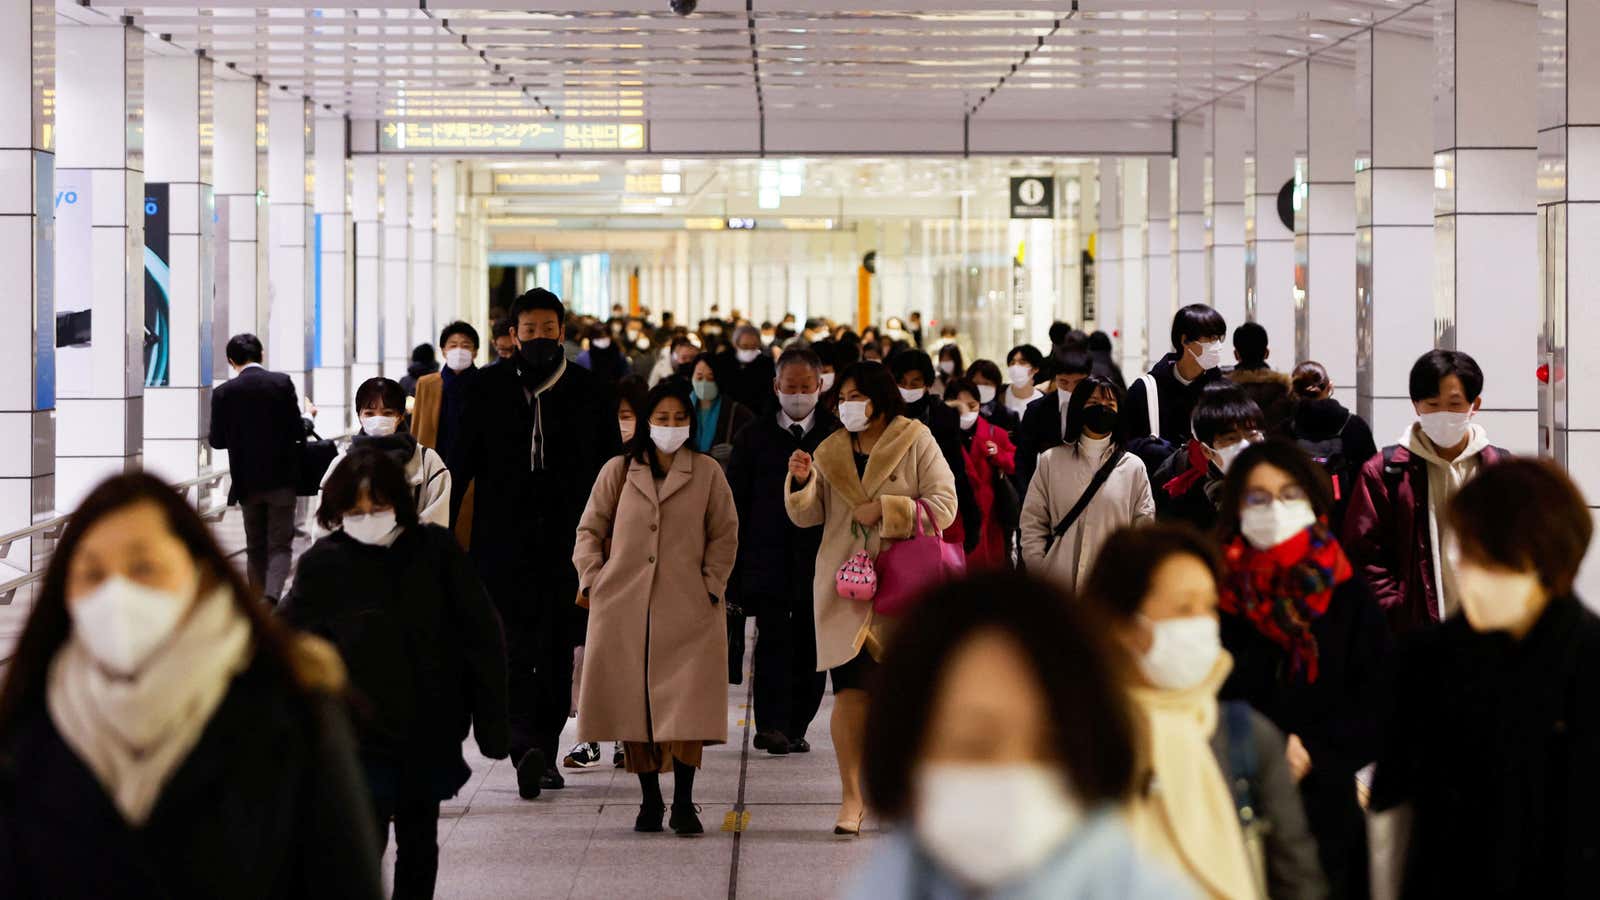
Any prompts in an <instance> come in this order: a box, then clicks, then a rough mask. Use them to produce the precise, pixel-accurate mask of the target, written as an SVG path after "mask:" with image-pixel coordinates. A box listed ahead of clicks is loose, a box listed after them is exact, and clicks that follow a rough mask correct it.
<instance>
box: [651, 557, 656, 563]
mask: <svg viewBox="0 0 1600 900" xmlns="http://www.w3.org/2000/svg"><path fill="white" fill-rule="evenodd" d="M655 562H656V558H655V557H654V556H652V557H650V564H651V565H655Z"/></svg>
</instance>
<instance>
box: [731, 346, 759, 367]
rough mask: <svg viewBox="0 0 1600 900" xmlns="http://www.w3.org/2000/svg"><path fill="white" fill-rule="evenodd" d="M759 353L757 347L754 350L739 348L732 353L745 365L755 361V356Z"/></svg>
mask: <svg viewBox="0 0 1600 900" xmlns="http://www.w3.org/2000/svg"><path fill="white" fill-rule="evenodd" d="M760 355H761V350H760V349H759V348H758V349H755V350H739V351H736V352H735V353H734V356H737V357H738V358H739V362H742V363H745V364H746V365H748V364H750V363H753V362H755V361H756V357H758V356H760Z"/></svg>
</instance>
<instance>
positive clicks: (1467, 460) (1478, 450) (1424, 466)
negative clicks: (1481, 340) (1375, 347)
mask: <svg viewBox="0 0 1600 900" xmlns="http://www.w3.org/2000/svg"><path fill="white" fill-rule="evenodd" d="M1410 391H1411V405H1412V406H1413V407H1414V408H1415V409H1416V412H1417V421H1416V422H1414V423H1413V424H1411V425H1409V426H1407V428H1406V431H1405V434H1403V435H1402V436H1401V440H1400V443H1399V444H1397V445H1390V446H1387V447H1384V448H1383V451H1382V452H1381V453H1379V454H1377V455H1374V456H1373V457H1372V458H1371V459H1369V460H1367V462H1366V465H1365V466H1363V467H1362V469H1361V477H1360V478H1359V479H1357V481H1356V485H1355V490H1354V491H1352V493H1351V495H1350V505H1349V507H1348V508H1347V509H1346V510H1345V521H1344V535H1343V537H1344V541H1343V543H1344V546H1345V548H1346V549H1347V550H1348V551H1349V553H1350V556H1351V559H1352V560H1353V561H1354V562H1355V563H1356V565H1357V566H1358V567H1359V568H1360V569H1361V572H1362V574H1364V575H1365V576H1366V578H1367V581H1368V583H1370V584H1371V585H1372V589H1373V591H1374V592H1376V593H1377V595H1378V603H1379V604H1380V605H1381V606H1382V607H1383V608H1384V611H1385V613H1387V614H1388V617H1389V627H1390V628H1391V629H1392V630H1393V631H1394V632H1396V633H1400V632H1404V631H1409V630H1411V629H1414V628H1420V627H1423V626H1426V625H1429V624H1432V623H1435V622H1442V621H1444V620H1445V619H1447V618H1449V617H1450V616H1452V615H1454V614H1455V612H1456V610H1457V609H1459V608H1460V601H1459V593H1460V589H1459V586H1458V585H1457V584H1456V583H1455V580H1456V579H1455V565H1454V564H1453V563H1452V562H1451V560H1450V554H1449V553H1448V550H1449V546H1450V543H1449V539H1450V525H1449V520H1448V519H1447V518H1446V517H1445V516H1444V515H1443V512H1444V509H1445V506H1446V504H1448V503H1449V502H1450V498H1451V497H1452V496H1454V495H1455V492H1456V491H1458V490H1460V489H1461V486H1462V485H1463V484H1465V483H1466V482H1467V481H1469V480H1470V479H1471V478H1473V477H1474V476H1475V475H1477V474H1478V473H1479V472H1480V471H1481V470H1483V469H1484V468H1486V467H1489V466H1493V465H1496V464H1497V463H1499V462H1501V461H1502V460H1505V459H1507V458H1508V457H1509V456H1510V455H1511V454H1510V452H1509V451H1506V450H1502V449H1500V448H1499V447H1496V446H1494V445H1493V444H1491V443H1489V433H1488V432H1487V431H1485V430H1484V427H1483V426H1482V425H1479V424H1476V423H1474V422H1473V421H1472V417H1473V416H1474V415H1475V414H1476V413H1477V411H1478V409H1479V408H1480V407H1482V406H1483V397H1482V393H1483V370H1482V369H1479V368H1478V363H1477V362H1476V361H1475V360H1473V358H1472V357H1470V356H1468V355H1467V354H1465V353H1462V352H1460V351H1458V350H1430V351H1428V352H1427V353H1424V354H1423V355H1422V357H1421V358H1419V359H1418V360H1417V362H1416V364H1415V365H1413V366H1412V367H1411V378H1410Z"/></svg>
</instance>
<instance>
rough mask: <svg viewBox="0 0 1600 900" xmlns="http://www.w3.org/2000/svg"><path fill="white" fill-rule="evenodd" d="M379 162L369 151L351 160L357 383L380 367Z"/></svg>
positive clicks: (354, 369) (352, 377) (352, 375)
mask: <svg viewBox="0 0 1600 900" xmlns="http://www.w3.org/2000/svg"><path fill="white" fill-rule="evenodd" d="M378 166H379V162H378V157H376V156H373V155H371V154H367V155H364V156H357V157H356V158H355V159H353V160H351V163H350V217H351V218H352V219H353V220H354V225H355V229H354V232H353V237H354V239H355V329H354V331H355V339H356V340H355V362H354V364H353V365H352V366H351V368H350V381H351V382H352V383H353V384H354V385H355V386H356V387H360V386H361V382H363V381H366V380H367V379H368V378H376V377H378V375H379V374H381V373H382V371H383V338H384V328H383V275H384V263H383V219H382V215H381V213H380V210H379V203H378V198H379V186H378V180H379V179H378ZM351 396H352V397H353V396H354V394H353V393H352V395H351Z"/></svg>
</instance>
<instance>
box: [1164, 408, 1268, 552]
mask: <svg viewBox="0 0 1600 900" xmlns="http://www.w3.org/2000/svg"><path fill="white" fill-rule="evenodd" d="M1193 415H1194V417H1193V423H1194V425H1193V428H1194V430H1193V432H1192V434H1193V436H1192V437H1190V438H1189V439H1188V441H1187V442H1186V443H1185V444H1183V445H1182V446H1180V447H1179V448H1178V449H1177V450H1175V451H1173V453H1172V455H1171V456H1169V457H1168V458H1167V461H1166V462H1164V463H1162V464H1161V465H1160V466H1159V467H1158V468H1157V469H1156V471H1155V474H1154V475H1152V476H1151V477H1150V483H1151V486H1152V490H1153V491H1154V493H1155V497H1156V512H1157V513H1158V514H1159V515H1160V517H1161V518H1162V519H1165V520H1167V521H1174V520H1175V521H1180V522H1187V523H1189V524H1190V525H1193V526H1194V527H1195V529H1196V530H1198V531H1200V532H1203V533H1209V532H1211V531H1214V530H1216V527H1217V506H1218V504H1219V503H1221V502H1222V479H1223V478H1224V476H1226V475H1227V474H1228V467H1229V466H1232V465H1233V461H1234V460H1235V459H1236V458H1238V456H1239V454H1240V453H1243V452H1244V451H1245V448H1247V447H1249V446H1250V445H1252V444H1259V443H1261V442H1262V441H1263V440H1266V438H1265V437H1264V436H1263V435H1262V434H1261V409H1260V407H1258V406H1256V404H1255V401H1254V400H1251V399H1250V398H1249V396H1247V395H1246V394H1245V392H1244V391H1243V390H1241V389H1240V388H1239V386H1238V385H1236V384H1232V383H1230V382H1228V381H1226V380H1221V381H1219V382H1218V383H1215V384H1208V385H1206V388H1205V390H1203V391H1201V392H1200V397H1199V399H1198V400H1197V401H1196V403H1195V407H1194V414H1193Z"/></svg>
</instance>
